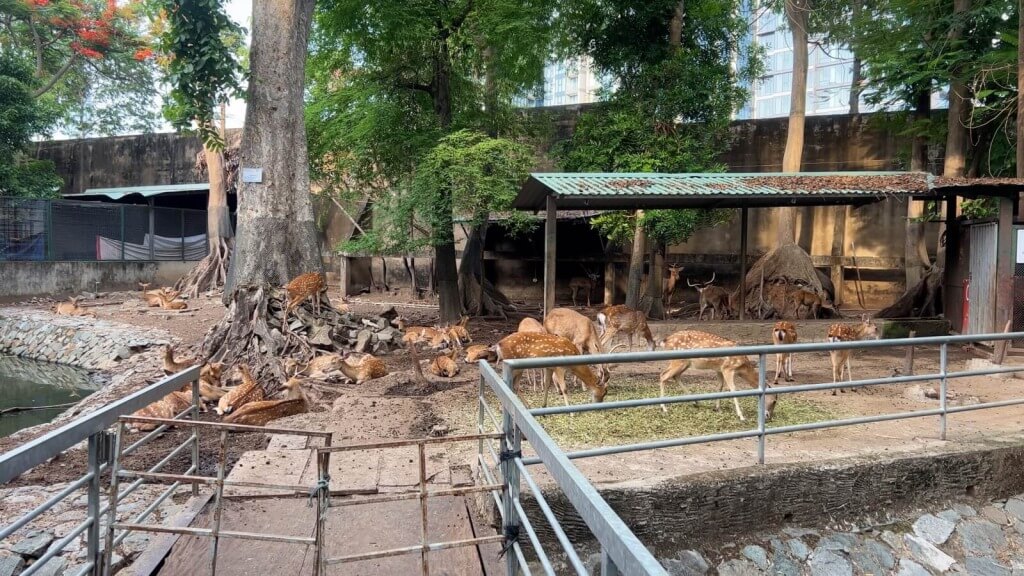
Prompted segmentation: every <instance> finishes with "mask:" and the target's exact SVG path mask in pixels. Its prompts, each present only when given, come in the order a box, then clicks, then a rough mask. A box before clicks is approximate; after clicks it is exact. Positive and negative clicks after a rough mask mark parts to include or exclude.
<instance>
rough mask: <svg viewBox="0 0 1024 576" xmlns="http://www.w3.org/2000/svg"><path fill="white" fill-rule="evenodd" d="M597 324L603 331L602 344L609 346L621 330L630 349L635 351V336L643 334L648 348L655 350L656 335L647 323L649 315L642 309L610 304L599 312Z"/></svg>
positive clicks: (601, 331)
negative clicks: (654, 335) (653, 334)
mask: <svg viewBox="0 0 1024 576" xmlns="http://www.w3.org/2000/svg"><path fill="white" fill-rule="evenodd" d="M597 326H598V329H599V331H600V333H601V346H602V347H604V346H607V345H608V343H609V342H611V341H612V338H615V335H616V334H619V333H620V332H621V333H623V334H625V335H626V341H627V342H629V351H630V352H632V351H633V336H634V335H638V336H643V338H644V340H647V349H648V350H654V337H653V336H652V335H651V328H650V327H649V326H648V325H647V316H646V315H645V314H644V313H643V312H641V311H640V310H633V309H632V308H630V307H629V306H626V305H624V304H619V305H617V306H608V307H607V308H605V309H604V310H601V311H600V312H598V313H597Z"/></svg>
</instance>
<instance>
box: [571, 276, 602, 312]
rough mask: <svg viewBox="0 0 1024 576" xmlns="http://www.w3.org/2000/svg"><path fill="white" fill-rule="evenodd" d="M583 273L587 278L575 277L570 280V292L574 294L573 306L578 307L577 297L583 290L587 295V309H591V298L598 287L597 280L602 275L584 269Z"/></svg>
mask: <svg viewBox="0 0 1024 576" xmlns="http://www.w3.org/2000/svg"><path fill="white" fill-rule="evenodd" d="M583 272H584V273H585V274H586V276H585V277H584V276H575V277H573V278H571V279H570V280H569V290H570V291H571V292H572V305H573V306H576V305H577V304H576V295H577V294H578V293H579V291H580V290H583V291H585V292H586V294H587V307H588V308H589V307H590V296H591V295H592V294H593V293H594V287H595V286H597V279H598V278H600V277H601V275H600V274H596V273H593V272H591V271H590V270H587V269H586V268H583Z"/></svg>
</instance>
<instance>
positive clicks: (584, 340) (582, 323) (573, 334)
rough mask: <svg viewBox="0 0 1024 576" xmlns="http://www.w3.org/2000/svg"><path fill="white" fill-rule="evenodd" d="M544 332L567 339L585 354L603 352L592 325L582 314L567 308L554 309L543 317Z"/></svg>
mask: <svg viewBox="0 0 1024 576" xmlns="http://www.w3.org/2000/svg"><path fill="white" fill-rule="evenodd" d="M544 330H546V331H547V332H548V333H550V334H555V335H557V336H561V337H563V338H568V339H569V341H570V342H572V343H573V344H575V345H576V347H577V348H579V349H580V351H582V352H586V353H587V354H600V353H602V352H603V351H604V349H603V348H602V346H601V339H600V338H599V337H598V335H597V329H596V328H594V323H593V322H591V321H590V318H587V317H586V316H584V315H583V314H580V313H579V312H577V311H575V310H570V309H569V308H555V309H554V310H552V311H551V312H548V315H547V316H545V317H544Z"/></svg>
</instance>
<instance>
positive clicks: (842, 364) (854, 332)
mask: <svg viewBox="0 0 1024 576" xmlns="http://www.w3.org/2000/svg"><path fill="white" fill-rule="evenodd" d="M880 337H881V334H879V332H878V325H877V324H875V323H874V322H873V321H872V320H871V319H870V318H868V316H867V314H865V315H863V316H861V322H860V324H833V325H831V326H829V327H828V341H829V342H854V341H856V340H878V339H879V338H880ZM828 355H829V358H830V359H831V360H832V382H833V383H835V382H841V381H842V379H843V370H844V369H845V370H846V378H847V382H853V372H852V370H851V368H850V357H852V356H853V350H831V351H829V353H828ZM839 391H840V392H846V390H845V389H844V388H840V389H839ZM832 395H833V396H835V395H836V391H835V389H834V388H833V389H832Z"/></svg>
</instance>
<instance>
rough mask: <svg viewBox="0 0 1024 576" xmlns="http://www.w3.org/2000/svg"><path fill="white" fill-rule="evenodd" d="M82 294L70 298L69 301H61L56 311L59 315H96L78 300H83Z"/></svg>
mask: <svg viewBox="0 0 1024 576" xmlns="http://www.w3.org/2000/svg"><path fill="white" fill-rule="evenodd" d="M81 299H82V298H81V296H73V297H71V298H68V301H67V302H61V303H60V304H57V307H56V308H54V311H55V312H56V313H57V315H58V316H96V315H95V314H93V313H92V312H90V311H89V310H86V309H85V308H83V307H81V306H79V305H78V301H79V300H81Z"/></svg>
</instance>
